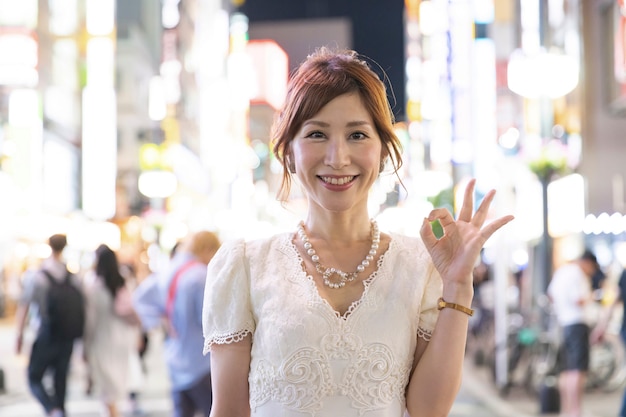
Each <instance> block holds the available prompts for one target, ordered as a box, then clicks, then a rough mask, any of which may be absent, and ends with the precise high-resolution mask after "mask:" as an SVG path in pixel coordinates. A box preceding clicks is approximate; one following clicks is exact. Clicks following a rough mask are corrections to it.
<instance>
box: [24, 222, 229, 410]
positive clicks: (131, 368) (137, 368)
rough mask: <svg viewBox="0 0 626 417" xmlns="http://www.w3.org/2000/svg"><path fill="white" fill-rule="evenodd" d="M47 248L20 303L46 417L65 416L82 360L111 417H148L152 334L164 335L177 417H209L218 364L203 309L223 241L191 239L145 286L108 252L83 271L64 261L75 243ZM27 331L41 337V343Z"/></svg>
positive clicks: (60, 240) (31, 375)
mask: <svg viewBox="0 0 626 417" xmlns="http://www.w3.org/2000/svg"><path fill="white" fill-rule="evenodd" d="M47 244H48V247H49V252H48V253H49V256H47V257H45V258H43V259H41V261H40V262H39V263H38V264H36V265H32V266H31V267H30V268H28V269H26V270H25V271H24V272H23V274H22V276H21V277H20V289H19V296H18V297H16V300H15V303H16V309H15V326H16V333H15V334H16V337H15V340H16V344H15V348H16V353H17V354H23V355H24V356H25V357H27V358H28V366H27V380H28V385H29V388H30V391H31V393H32V395H33V397H34V398H35V399H36V400H37V401H38V402H39V403H40V404H41V407H42V411H43V412H44V414H45V415H46V416H50V417H63V416H65V402H66V393H67V383H68V376H69V375H70V367H71V366H72V363H73V362H74V361H73V360H72V358H73V357H74V356H80V360H83V361H84V363H85V365H86V369H87V377H86V380H85V381H84V384H85V385H84V386H85V392H86V394H88V395H91V396H93V397H94V398H96V399H98V400H99V401H101V403H102V415H103V416H107V417H119V416H120V415H121V411H120V410H121V409H130V410H131V412H132V413H133V415H142V414H144V413H143V410H142V407H141V395H140V394H141V387H142V385H143V384H144V378H145V375H146V371H147V369H146V363H145V361H144V360H143V359H144V357H145V354H146V352H147V350H148V349H149V345H150V338H151V334H153V333H152V332H153V331H159V332H162V335H163V338H164V357H163V361H164V363H165V364H166V366H167V369H168V372H169V377H170V381H169V386H170V387H171V399H172V405H173V408H174V413H173V415H175V416H180V417H193V416H195V415H198V414H197V413H200V415H204V416H206V415H208V414H209V412H210V408H211V381H210V360H209V358H208V357H205V356H203V354H202V347H203V340H202V323H201V310H202V300H203V295H204V284H205V280H206V269H207V265H208V263H209V261H210V260H211V258H212V257H213V255H214V254H215V253H216V251H217V250H218V248H219V247H220V244H221V242H220V239H219V237H218V235H217V234H216V233H214V232H211V231H198V232H195V233H190V234H189V235H188V236H186V237H185V238H184V239H181V240H180V241H179V242H177V243H176V244H175V245H174V246H173V247H172V248H171V251H170V252H169V254H168V257H167V260H166V262H160V263H159V264H158V267H155V268H153V269H152V270H150V271H149V273H148V274H144V276H143V277H141V276H140V273H138V271H137V270H138V265H137V263H138V262H137V260H136V259H133V258H132V257H129V256H127V254H125V253H123V251H121V250H114V249H112V248H111V247H109V246H108V245H107V244H104V243H102V244H100V245H99V246H98V247H97V248H96V249H95V251H94V252H93V254H92V257H91V258H92V260H93V262H92V263H91V265H89V266H88V267H87V268H83V269H81V270H79V271H76V270H75V269H74V268H72V266H71V265H70V264H69V263H68V261H67V257H66V256H64V252H65V251H66V248H67V246H68V245H67V244H68V241H67V237H66V235H64V234H54V235H52V236H50V238H49V239H48V242H47ZM26 332H31V333H32V334H33V335H35V336H34V338H33V340H32V341H31V340H29V339H28V338H25V337H24V335H25V333H26ZM47 378H49V379H50V381H52V382H51V383H47V382H46V379H47ZM122 405H123V407H122Z"/></svg>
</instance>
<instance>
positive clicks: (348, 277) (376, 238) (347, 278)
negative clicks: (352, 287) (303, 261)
mask: <svg viewBox="0 0 626 417" xmlns="http://www.w3.org/2000/svg"><path fill="white" fill-rule="evenodd" d="M371 223H372V232H371V234H372V246H371V247H370V250H369V252H368V253H367V255H366V256H365V259H363V260H362V261H361V263H360V264H359V266H357V267H356V271H354V272H343V271H342V270H341V269H337V268H327V267H325V266H324V265H322V264H321V263H320V257H319V256H318V255H317V252H315V249H313V245H312V244H311V242H310V241H309V237H308V236H307V235H306V232H305V231H304V222H300V224H298V229H297V231H298V236H299V237H300V239H301V240H302V244H303V246H304V249H305V250H306V253H307V255H309V256H310V257H311V260H312V261H313V264H314V265H315V270H316V271H317V272H318V273H320V274H322V278H323V279H324V285H326V286H328V287H330V288H341V287H343V286H345V285H346V282H351V281H354V279H355V278H356V276H357V275H358V274H359V272H363V271H365V268H367V267H368V266H369V264H370V262H371V261H373V260H374V257H375V256H376V253H377V252H378V246H379V243H380V230H378V224H377V223H376V221H375V220H372V221H371ZM333 275H337V276H338V277H339V281H336V282H333V281H331V280H330V278H331V277H332V276H333Z"/></svg>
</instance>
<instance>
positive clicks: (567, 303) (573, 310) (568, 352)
mask: <svg viewBox="0 0 626 417" xmlns="http://www.w3.org/2000/svg"><path fill="white" fill-rule="evenodd" d="M597 265H598V261H597V259H596V256H595V255H594V254H593V253H592V252H591V251H589V250H585V252H584V253H583V254H582V255H581V256H580V257H579V258H578V259H576V260H574V261H572V262H569V263H566V264H565V265H563V266H561V267H560V268H558V269H557V270H556V272H555V273H554V275H553V277H552V280H551V281H550V284H549V285H548V296H549V298H550V301H551V302H552V305H553V308H554V314H555V316H556V319H557V322H558V323H559V326H560V327H561V329H562V332H561V334H562V340H561V347H560V363H559V370H560V373H559V394H560V403H561V413H562V414H561V415H563V416H566V417H581V416H582V400H583V392H584V388H585V377H586V374H587V371H588V369H589V351H590V332H589V325H590V323H589V311H588V309H589V306H590V305H591V301H592V292H591V277H592V276H593V274H594V273H595V271H596V268H597Z"/></svg>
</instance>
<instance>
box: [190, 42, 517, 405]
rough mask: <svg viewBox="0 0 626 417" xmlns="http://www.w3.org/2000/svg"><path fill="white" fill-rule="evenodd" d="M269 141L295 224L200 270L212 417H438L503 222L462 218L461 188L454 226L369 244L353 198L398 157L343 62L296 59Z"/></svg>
mask: <svg viewBox="0 0 626 417" xmlns="http://www.w3.org/2000/svg"><path fill="white" fill-rule="evenodd" d="M272 140H273V142H274V152H275V155H276V157H277V158H278V160H279V161H280V162H281V163H282V164H283V182H282V188H281V190H280V198H281V199H282V200H283V201H286V200H287V198H288V196H289V191H290V186H291V181H292V180H293V179H296V180H297V181H298V182H299V183H300V184H301V185H302V189H303V192H304V194H305V196H306V198H307V200H308V213H307V214H306V218H305V219H304V220H302V221H301V222H300V223H299V224H298V225H294V232H292V233H282V234H278V235H275V236H272V237H270V238H266V239H262V240H254V241H245V240H236V241H232V242H229V243H225V244H224V245H223V246H222V247H221V249H220V251H219V252H218V253H217V254H216V255H215V258H213V261H212V262H211V264H210V265H209V269H208V271H207V282H206V287H205V295H204V307H203V314H202V316H203V329H204V338H205V347H204V350H205V352H206V353H208V352H210V354H211V376H212V386H213V409H212V411H211V416H212V417H222V416H234V415H237V416H239V415H241V416H249V415H251V416H256V417H269V416H276V415H284V416H294V417H296V416H305V415H306V416H313V417H331V416H333V417H334V416H345V417H356V416H365V417H403V416H405V415H407V414H408V415H411V416H425V415H427V416H432V417H438V416H442V417H443V416H447V415H448V413H449V411H450V408H451V406H452V403H453V401H454V399H455V397H456V394H457V392H458V389H459V386H460V381H461V369H462V361H463V355H464V350H465V339H466V333H467V326H468V317H469V316H468V312H470V311H471V310H469V309H467V308H465V306H469V305H470V304H471V301H472V296H473V290H472V270H473V266H474V263H475V260H476V258H477V257H478V255H479V253H480V250H481V248H482V246H483V244H484V243H485V241H486V240H487V239H488V238H489V237H490V236H491V235H492V234H493V233H494V232H495V231H496V230H498V229H499V228H500V227H501V226H503V225H504V224H506V223H507V222H509V221H510V220H511V219H512V217H511V216H506V217H503V218H500V219H496V220H494V221H492V222H491V223H489V224H488V225H485V226H484V227H483V225H484V222H485V218H486V216H487V211H488V209H489V205H490V204H491V201H492V199H493V197H494V193H493V191H492V192H489V193H487V195H486V196H485V197H484V199H483V202H482V203H481V205H480V207H478V209H477V210H476V212H475V213H474V207H473V202H472V193H473V190H474V181H470V183H469V185H468V187H467V190H466V193H465V198H464V200H463V206H462V208H461V211H460V214H459V218H458V219H457V220H455V219H453V217H452V215H451V214H450V212H449V211H447V210H445V209H436V210H433V211H432V212H431V213H430V215H429V216H428V217H427V218H424V220H423V226H422V229H421V237H420V238H415V237H406V236H401V235H399V234H389V233H383V232H382V231H381V230H379V228H378V225H377V222H376V220H375V219H371V218H370V217H369V214H368V205H367V197H368V193H370V190H371V188H372V185H373V184H374V182H375V181H376V179H377V177H378V176H379V174H380V172H381V171H382V169H383V168H384V166H385V162H386V161H390V164H391V165H392V166H393V167H394V170H396V171H397V169H398V168H399V167H400V166H401V164H402V160H401V149H400V142H399V140H398V138H397V137H396V135H395V132H394V128H393V116H392V113H391V111H390V107H389V103H388V102H387V96H386V92H385V87H384V84H383V83H382V81H381V80H380V78H378V76H377V75H376V73H375V72H373V71H372V70H371V69H370V67H369V66H368V64H367V63H366V62H365V61H364V60H363V59H362V58H360V57H359V55H358V54H357V53H356V52H354V51H333V50H329V49H326V48H321V49H319V50H318V51H316V52H315V53H314V54H312V55H311V56H309V57H308V58H307V60H306V61H305V62H304V63H303V64H302V65H301V66H300V67H299V69H298V70H297V71H296V72H295V73H294V74H293V76H292V78H291V80H290V83H289V88H288V93H287V97H286V100H285V104H284V106H283V108H282V110H281V111H280V112H279V114H278V116H277V119H276V121H275V124H274V128H273V130H272ZM432 222H437V223H438V224H439V225H440V226H441V233H442V234H441V235H438V236H435V234H434V233H433V229H432V227H431V223H432ZM451 306H452V307H453V308H450V307H451ZM253 340H254V343H253Z"/></svg>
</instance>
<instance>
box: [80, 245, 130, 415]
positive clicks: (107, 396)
mask: <svg viewBox="0 0 626 417" xmlns="http://www.w3.org/2000/svg"><path fill="white" fill-rule="evenodd" d="M95 255H96V259H95V265H94V268H93V270H92V271H89V272H88V275H90V276H86V277H85V280H86V281H87V280H88V281H89V282H90V283H91V284H90V285H89V286H88V287H87V288H86V294H87V323H86V327H85V338H84V341H85V345H84V349H85V357H86V359H87V364H88V369H89V375H90V377H91V378H92V380H93V388H94V393H95V394H96V395H98V396H99V397H100V399H101V400H102V402H103V404H104V406H105V411H106V417H119V416H120V411H119V407H118V404H119V402H120V401H121V400H122V399H124V398H126V396H127V395H128V386H127V383H128V380H129V377H130V373H129V360H130V358H131V355H133V354H136V350H137V343H138V341H139V324H140V321H139V317H138V316H137V314H136V313H135V311H134V309H133V307H132V298H131V293H130V289H129V288H128V286H127V285H126V282H125V279H124V277H123V276H122V274H121V272H120V267H119V264H118V260H117V255H116V254H115V252H114V251H113V250H111V249H110V248H109V247H108V246H106V245H100V246H99V247H98V248H97V249H96V251H95Z"/></svg>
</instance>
